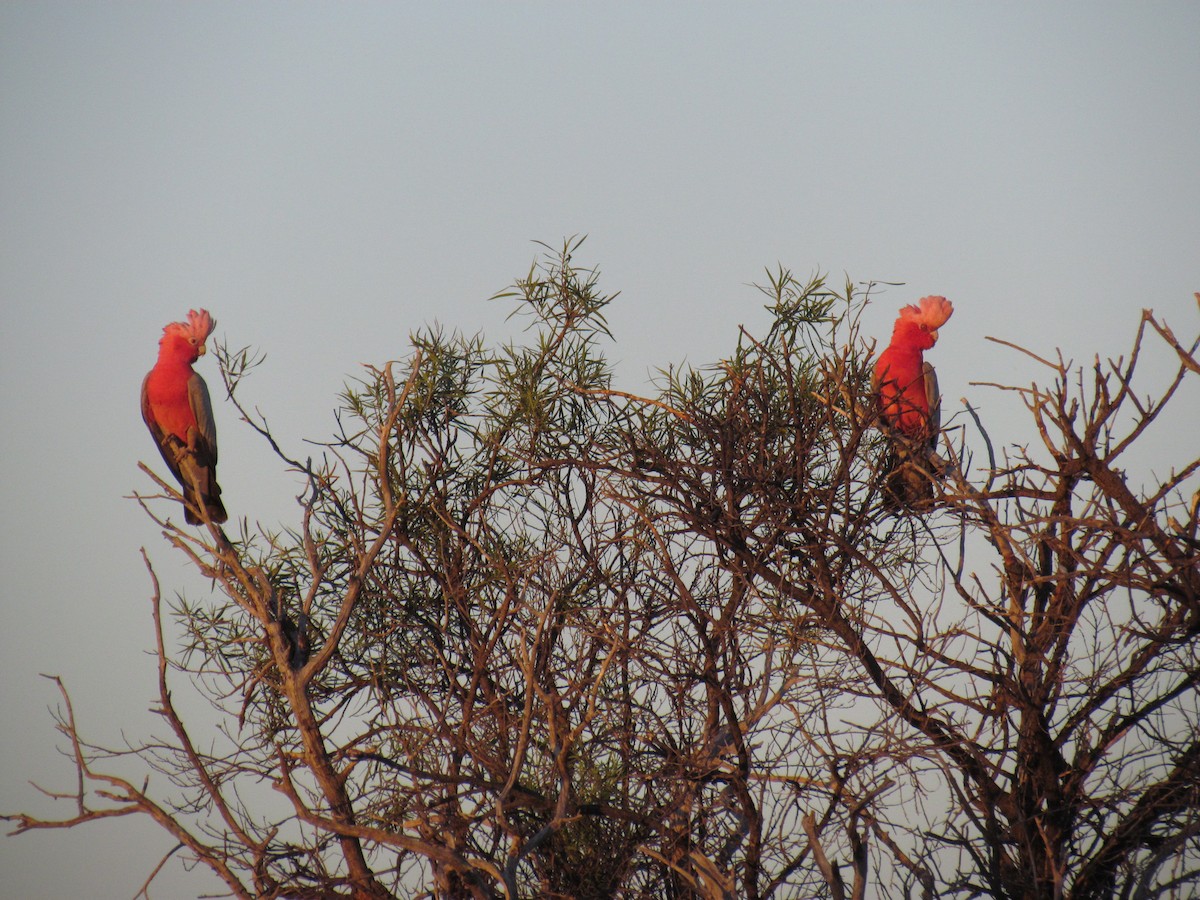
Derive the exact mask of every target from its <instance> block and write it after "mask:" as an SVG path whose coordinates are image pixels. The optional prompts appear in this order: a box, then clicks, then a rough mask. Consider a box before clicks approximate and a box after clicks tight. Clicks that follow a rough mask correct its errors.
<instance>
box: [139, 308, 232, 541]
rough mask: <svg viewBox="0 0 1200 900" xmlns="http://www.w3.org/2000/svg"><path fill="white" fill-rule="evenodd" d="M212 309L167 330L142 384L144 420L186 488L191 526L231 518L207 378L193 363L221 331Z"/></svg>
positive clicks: (190, 314) (191, 312)
mask: <svg viewBox="0 0 1200 900" xmlns="http://www.w3.org/2000/svg"><path fill="white" fill-rule="evenodd" d="M216 325H217V323H216V321H215V320H214V319H213V318H212V316H210V315H209V314H208V310H206V309H202V310H200V311H199V312H196V310H194V309H192V310H188V320H187V322H172V323H171V324H169V325H167V326H166V327H165V328H163V336H162V339H161V340H159V342H158V362H157V363H155V364H154V368H153V369H151V370H150V372H149V373H148V374H147V375H146V378H145V380H144V381H142V418H143V419H145V421H146V427H147V428H149V429H150V434H151V436H152V437H153V438H154V443H155V444H156V445H157V446H158V452H159V453H161V454H162V458H163V461H164V462H165V463H166V464H167V467H168V468H169V469H170V470H171V472H172V473H174V475H175V478H176V479H178V481H179V483H180V485H182V486H183V501H184V509H183V515H184V518H186V519H187V522H188V524H189V525H198V524H200V522H201V516H200V511H201V510H204V511H206V512H207V515H208V518H209V519H211V520H212V521H213V522H224V521H225V520H226V519H227V518H228V516H227V515H226V513H225V507H224V506H223V505H222V503H221V488H220V486H219V485H218V484H217V426H216V423H215V422H214V421H213V412H212V402H211V401H210V400H209V398H208V386H207V385H206V384H205V383H204V379H203V378H201V377H200V376H199V375H197V374H196V372H195V371H193V370H192V363H194V362H195V361H196V360H197V359H199V358H200V357H201V356H203V355H204V342H205V341H207V340H208V336H209V335H210V334H212V331H213V329H214V328H215V327H216Z"/></svg>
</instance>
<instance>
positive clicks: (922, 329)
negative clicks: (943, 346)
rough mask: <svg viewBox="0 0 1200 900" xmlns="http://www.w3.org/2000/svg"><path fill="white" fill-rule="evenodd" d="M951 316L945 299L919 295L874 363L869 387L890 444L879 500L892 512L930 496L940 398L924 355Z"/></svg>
mask: <svg viewBox="0 0 1200 900" xmlns="http://www.w3.org/2000/svg"><path fill="white" fill-rule="evenodd" d="M953 313H954V306H953V304H951V303H950V301H949V300H947V299H946V298H945V297H922V298H921V301H920V305H911V306H905V307H903V308H902V309H901V310H900V316H899V318H897V319H896V325H895V327H894V328H893V330H892V341H891V343H890V344H888V346H887V348H886V349H885V350H884V351H883V352H882V353H881V354H879V359H878V360H877V361H876V363H875V376H874V378H873V380H872V388H873V391H874V395H875V400H876V403H877V404H878V407H879V417H880V420H881V422H882V423H883V427H884V430H885V431H886V432H887V434H888V437H889V439H890V440H891V451H890V452H889V454H888V457H887V459H886V461H885V468H886V469H887V473H888V474H887V476H886V479H885V482H884V500H885V502H886V503H887V504H888V505H889V506H890V507H892V508H905V509H913V508H917V507H920V506H923V505H926V504H928V502H929V501H930V500H931V499H932V497H933V482H932V481H931V480H930V473H931V472H932V471H935V470H936V466H935V462H934V450H935V448H936V447H937V439H938V432H939V429H940V427H941V413H942V398H941V395H940V394H939V393H938V383H937V375H936V374H935V373H934V370H933V366H931V365H930V364H929V363H927V362H925V356H924V354H925V351H926V350H928V349H929V348H931V347H932V346H933V345H934V344H936V343H937V339H938V329H939V328H941V327H942V326H943V325H945V324H946V322H947V321H948V320H949V318H950V316H951V315H952V314H953Z"/></svg>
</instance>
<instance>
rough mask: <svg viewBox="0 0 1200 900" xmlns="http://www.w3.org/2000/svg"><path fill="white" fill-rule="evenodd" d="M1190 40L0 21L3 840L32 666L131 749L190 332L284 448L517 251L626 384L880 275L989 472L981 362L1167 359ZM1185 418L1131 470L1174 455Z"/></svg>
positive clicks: (459, 9) (137, 11)
mask: <svg viewBox="0 0 1200 900" xmlns="http://www.w3.org/2000/svg"><path fill="white" fill-rule="evenodd" d="M1198 36H1200V4H1197V3H1195V2H1175V3H1167V2H1148V0H1139V2H1129V3H1124V4H1113V3H1097V2H1083V3H1069V2H1059V3H1053V4H1042V3H1037V4H1034V3H1028V4H1025V3H992V4H984V3H820V4H817V3H796V2H791V3H778V4H757V3H749V4H748V3H737V4H734V3H729V4H715V3H714V4H709V3H696V4H683V3H658V4H632V3H629V4H618V3H608V4H600V3H592V4H587V5H584V4H570V3H562V2H557V3H421V4H417V3H411V4H408V3H391V4H332V3H331V4H312V3H295V2H293V3H287V4H280V3H228V2H204V3H191V4H181V3H160V2H155V3H112V2H104V3H86V4H73V3H57V2H40V3H18V2H8V3H3V4H0V342H2V343H0V349H2V352H0V379H2V380H0V384H2V386H3V392H2V400H0V403H2V405H0V426H2V427H0V458H2V459H3V461H4V467H3V476H2V482H0V509H3V510H4V511H5V515H4V520H3V522H2V523H0V529H2V532H0V561H2V563H3V574H4V578H3V581H0V610H2V614H3V624H4V627H3V630H2V635H3V637H2V642H3V643H2V644H0V666H2V667H3V668H2V672H3V678H2V680H0V691H2V694H0V703H2V704H3V711H4V719H5V721H4V727H3V728H0V765H2V767H3V770H2V772H0V776H2V777H0V809H2V810H5V811H13V810H16V809H22V810H23V809H31V808H32V809H37V810H39V811H41V812H44V813H48V812H50V811H51V809H52V808H53V807H51V806H50V804H49V803H48V802H46V801H44V800H42V798H40V796H39V795H38V794H37V793H36V792H35V791H34V790H33V788H32V787H30V786H29V785H28V784H27V781H28V780H30V779H33V780H36V781H38V782H39V783H41V784H42V785H44V786H45V787H48V788H51V789H58V790H69V789H70V788H71V785H72V783H73V781H72V771H71V769H70V767H69V765H68V763H67V762H66V761H65V760H63V759H61V758H59V757H57V756H56V755H55V753H54V748H55V747H56V746H61V745H62V743H63V742H62V740H61V739H60V738H58V736H57V735H56V734H55V733H54V730H53V724H52V721H51V719H50V717H49V715H48V713H47V707H48V706H52V705H54V704H55V703H56V700H57V695H56V693H55V691H54V688H53V685H52V684H51V683H50V682H47V681H45V680H44V679H41V678H40V677H39V675H38V673H42V672H46V673H56V674H61V675H62V676H63V677H64V678H65V679H66V681H67V684H68V686H69V687H70V688H71V690H72V692H73V696H74V700H75V704H76V711H77V714H78V716H79V719H80V721H81V723H82V725H83V728H84V730H85V732H86V733H87V734H88V735H89V736H91V737H94V738H95V739H97V740H99V741H101V742H108V743H119V742H120V740H121V735H122V733H123V732H124V733H125V734H127V735H129V736H130V737H131V738H135V737H137V736H144V735H146V734H148V733H149V732H150V731H151V729H158V730H161V729H162V727H163V726H162V723H161V722H160V721H159V720H157V719H155V717H153V716H151V715H150V714H149V713H148V712H147V710H148V709H149V707H150V706H151V705H152V704H153V701H154V691H155V684H154V662H153V659H152V657H151V656H149V655H148V654H147V651H148V650H149V649H150V647H151V646H152V643H153V638H152V631H151V623H150V618H149V603H148V599H147V598H148V597H149V594H150V586H149V581H148V578H147V574H146V572H145V569H144V568H143V566H142V563H141V560H140V556H139V548H140V547H143V546H144V547H146V548H147V550H148V551H149V553H150V556H151V558H152V560H153V561H154V563H155V566H156V569H157V571H158V574H159V576H160V578H161V579H162V581H163V585H164V590H165V591H166V592H168V593H173V592H174V591H176V590H187V591H188V593H189V595H190V596H193V597H197V598H202V597H204V596H205V592H206V590H207V586H206V585H205V584H204V583H203V582H200V581H198V580H197V579H195V578H194V576H192V574H191V573H190V571H189V570H188V568H187V566H186V565H185V563H184V561H183V560H182V559H181V558H180V557H179V556H178V555H177V554H175V553H173V552H171V551H170V549H169V548H168V547H167V546H165V544H164V543H163V541H162V539H161V537H160V536H159V535H158V533H157V532H156V529H155V528H154V527H153V524H152V523H151V522H149V521H148V520H147V519H146V518H145V516H144V515H143V514H142V513H141V511H140V510H139V509H138V507H137V506H136V505H135V504H134V503H133V502H132V501H131V500H129V499H127V497H128V495H129V494H130V493H131V492H132V491H133V490H147V489H149V487H150V485H149V483H148V481H147V479H146V478H145V476H143V475H142V474H141V473H140V472H139V471H138V470H137V468H136V466H137V462H138V461H139V460H144V461H146V462H148V463H150V464H151V465H152V466H155V467H156V468H160V469H161V465H160V460H159V459H158V456H157V453H156V452H155V450H154V448H153V446H152V444H151V441H150V438H149V436H148V435H147V433H146V431H145V428H144V426H143V424H142V422H141V420H140V416H139V412H138V401H137V393H138V387H139V384H140V382H141V379H142V377H143V375H144V374H145V372H146V371H147V370H148V369H149V367H150V366H151V365H152V364H153V362H154V358H155V355H156V352H157V341H158V338H159V335H160V334H161V329H162V326H163V325H164V324H166V323H167V322H169V321H172V320H177V319H181V318H183V317H184V316H185V314H186V312H187V310H188V308H190V307H201V306H203V307H206V308H208V309H209V310H210V311H211V312H212V314H213V315H214V316H215V317H216V319H217V320H218V326H217V333H216V337H217V338H218V339H223V340H225V341H227V342H228V343H229V344H230V345H231V346H234V347H240V346H243V345H252V346H254V347H256V348H258V349H259V350H262V351H265V352H266V354H267V362H266V364H265V365H264V367H263V368H262V369H261V370H260V371H259V373H258V374H256V375H255V376H254V378H253V379H252V380H251V381H250V382H249V383H248V384H247V386H246V389H245V390H246V392H247V394H246V397H247V400H248V401H250V402H252V403H253V404H254V405H257V406H258V407H259V408H261V409H262V411H263V412H264V413H266V414H267V416H268V417H269V418H270V420H271V422H272V424H273V425H275V426H276V427H277V428H278V430H279V433H280V436H281V438H282V439H283V441H284V443H285V445H286V446H288V448H289V449H292V450H293V451H294V452H296V453H299V454H303V453H305V452H306V451H305V450H304V445H303V444H302V443H301V440H302V438H305V437H308V438H317V439H320V438H323V437H326V436H328V435H329V434H330V433H331V432H332V430H333V427H334V422H333V418H332V413H331V410H332V408H333V407H334V405H335V402H336V396H337V394H338V392H339V391H340V390H341V388H342V385H343V384H344V382H345V381H346V380H347V379H350V378H353V377H355V376H356V375H357V374H358V372H359V371H360V364H362V363H380V362H383V361H385V360H387V359H393V358H397V357H400V356H402V355H404V354H405V353H406V352H407V351H406V344H405V341H406V336H407V334H408V333H409V332H410V331H411V330H412V329H414V328H417V327H419V326H420V325H422V324H424V323H427V322H431V321H434V320H437V321H440V322H442V323H444V324H446V325H448V326H450V327H455V328H459V329H462V330H464V331H467V332H471V333H474V332H476V331H480V330H482V331H484V332H485V333H487V334H488V335H495V336H497V337H499V336H501V335H504V334H507V333H508V329H509V328H510V326H509V325H506V324H505V322H504V317H505V315H506V314H507V313H508V312H509V309H508V308H507V307H504V306H502V305H501V304H498V303H487V302H486V299H485V298H487V297H488V296H490V295H492V294H494V293H496V292H497V291H499V290H501V289H503V288H504V287H506V286H507V285H508V284H510V283H511V281H512V280H513V279H514V278H515V277H517V276H519V275H522V274H524V273H525V272H526V271H527V270H528V267H529V265H530V263H531V262H532V261H533V259H534V257H535V256H536V255H537V253H538V248H537V246H536V245H535V244H534V243H533V242H534V241H537V240H541V241H546V242H548V243H551V244H557V243H559V242H561V240H562V239H563V238H564V237H566V236H569V235H573V234H584V233H586V234H588V235H589V238H588V240H587V242H586V243H585V245H584V249H583V251H582V253H581V254H580V255H579V256H578V257H577V261H578V262H582V263H584V264H591V265H597V266H598V267H599V268H600V269H601V272H602V282H601V284H602V287H604V288H605V289H607V290H609V291H614V292H615V291H621V298H620V299H619V300H618V301H617V303H616V305H615V306H614V307H613V309H612V312H611V315H610V317H609V318H610V324H611V326H612V329H613V332H614V335H615V338H616V343H615V344H614V345H613V347H612V349H611V352H612V355H613V357H614V358H615V359H618V360H620V362H621V368H620V372H621V375H622V378H623V379H624V380H625V381H624V384H623V385H622V386H623V387H625V388H626V389H630V390H638V389H641V388H644V386H645V385H644V382H645V379H646V377H647V374H648V372H650V371H651V370H652V369H654V368H656V367H658V366H665V365H666V364H668V363H670V362H678V361H680V360H684V359H686V360H688V361H690V362H692V363H694V364H698V365H699V364H705V363H709V362H712V361H715V360H717V359H719V358H721V357H722V356H725V355H727V354H728V353H729V352H730V351H731V349H732V347H733V346H734V345H735V343H736V328H737V325H738V324H739V323H743V322H744V323H746V324H748V325H749V326H751V327H752V328H753V327H755V326H758V325H761V324H762V323H763V322H764V321H765V314H764V313H763V312H762V309H761V301H762V298H761V297H760V296H759V295H758V294H757V293H756V292H755V291H754V290H753V289H752V288H751V287H749V286H748V285H749V284H750V283H752V282H755V281H759V282H761V281H763V279H764V275H763V271H764V269H765V268H767V267H771V268H774V267H775V266H777V265H778V264H783V265H785V266H787V267H790V268H792V269H793V270H794V271H796V272H797V273H799V274H801V275H807V274H809V273H811V272H814V271H824V272H829V273H831V275H832V276H833V279H834V281H835V283H842V282H843V281H844V279H845V277H846V276H849V277H850V278H852V279H854V280H856V281H857V280H864V281H865V280H868V279H877V280H883V281H894V282H904V283H905V286H904V287H894V288H889V289H888V291H887V293H885V294H883V295H881V296H880V298H879V300H878V302H877V303H876V304H875V305H874V306H872V308H871V309H870V310H869V311H868V313H867V322H868V325H869V327H870V328H871V329H872V333H873V334H875V335H877V336H878V337H879V338H881V339H886V337H887V335H888V333H889V331H890V327H891V321H892V319H893V318H894V316H895V310H896V307H898V306H900V305H902V304H905V303H909V302H912V301H914V300H915V299H916V298H918V297H920V296H922V295H924V294H930V293H938V294H944V295H946V296H948V297H950V298H951V299H952V300H953V301H954V303H955V305H956V308H957V312H956V314H955V317H954V319H953V320H952V322H951V323H950V324H949V325H947V326H946V328H944V329H943V331H942V340H941V342H940V343H939V344H938V347H937V348H936V350H935V351H934V352H933V354H932V357H931V358H932V359H933V360H934V362H935V363H936V364H937V366H938V371H939V375H940V380H941V384H942V387H943V391H944V392H945V393H946V395H947V398H948V405H949V406H955V405H956V404H957V402H958V398H959V397H969V398H970V399H971V401H972V402H973V403H975V404H976V405H978V406H979V407H981V408H982V410H983V414H984V416H985V418H986V417H988V416H991V418H990V419H988V421H989V423H990V425H991V427H992V429H993V437H994V438H997V439H998V440H1000V441H1001V442H1002V443H1020V442H1023V441H1025V440H1028V439H1029V437H1030V435H1029V434H1028V432H1027V431H1023V430H1022V429H1023V428H1025V426H1024V424H1023V423H1021V422H1019V420H1016V419H1011V420H1009V419H1007V418H1006V415H1007V414H1006V412H1005V409H1004V403H1003V402H1002V401H1001V399H999V398H997V396H996V394H995V392H989V391H988V390H987V389H984V388H979V387H971V386H970V384H969V382H971V381H1013V382H1017V383H1027V382H1028V381H1030V380H1031V379H1033V378H1035V377H1039V376H1040V374H1041V373H1038V372H1037V371H1036V370H1035V369H1034V367H1033V363H1032V362H1031V361H1029V360H1028V359H1026V358H1024V357H1020V356H1018V355H1016V354H1014V353H1012V352H1011V351H1006V350H1004V349H1003V348H1001V347H999V346H997V345H995V344H991V343H988V342H986V341H985V340H984V338H985V336H987V335H995V336H998V337H1003V338H1006V339H1009V340H1013V341H1016V342H1019V343H1023V344H1025V345H1027V346H1029V347H1030V348H1031V349H1035V350H1037V351H1039V352H1041V353H1044V354H1049V353H1052V352H1053V349H1054V348H1055V347H1061V348H1063V351H1064V353H1065V354H1066V355H1067V356H1068V357H1071V358H1074V359H1075V360H1076V361H1077V362H1087V361H1088V360H1090V359H1091V358H1092V357H1093V356H1094V355H1095V354H1096V353H1100V354H1101V355H1102V356H1115V355H1117V354H1119V353H1122V352H1127V350H1128V347H1129V342H1130V339H1131V337H1132V334H1133V331H1134V329H1135V327H1136V324H1137V320H1138V316H1139V315H1140V310H1141V309H1142V308H1143V307H1152V308H1154V309H1155V310H1157V311H1158V312H1159V313H1160V314H1161V315H1162V316H1164V317H1165V318H1166V319H1167V320H1168V321H1169V322H1170V323H1171V324H1172V325H1173V326H1174V328H1175V330H1176V332H1177V333H1179V334H1180V336H1181V337H1182V336H1192V335H1195V334H1196V332H1197V330H1198V329H1200V314H1198V313H1197V309H1196V303H1195V301H1194V300H1193V299H1192V292H1193V291H1197V290H1200V40H1198ZM1167 363H1169V359H1167V358H1166V357H1165V356H1164V355H1163V354H1158V356H1157V357H1155V358H1151V359H1148V360H1147V367H1148V368H1147V371H1148V373H1149V374H1151V375H1153V374H1154V373H1155V372H1165V371H1166V369H1167ZM199 368H200V371H201V372H202V373H203V374H204V375H205V376H206V377H207V378H208V380H209V384H210V387H214V391H213V393H214V398H217V399H218V400H219V396H220V394H219V378H218V376H217V375H216V366H215V363H214V362H213V360H212V359H211V357H208V358H205V359H204V360H202V361H201V363H200V366H199ZM1151 381H1153V379H1151ZM1197 396H1198V395H1197V393H1196V392H1195V391H1194V390H1193V391H1192V392H1191V394H1190V395H1189V397H1188V398H1185V399H1186V400H1187V402H1189V403H1190V402H1192V401H1196V399H1197ZM217 407H218V408H217V413H216V414H217V423H218V428H219V430H220V435H221V472H220V475H221V482H222V484H223V487H224V489H225V499H226V503H227V505H228V506H229V508H230V511H231V513H232V514H233V515H235V516H248V517H249V518H250V519H251V520H252V521H253V520H258V521H261V522H262V523H264V525H268V526H271V525H275V524H277V523H280V522H290V521H293V520H294V516H295V511H294V510H295V507H294V502H293V500H292V499H291V498H292V495H293V494H295V493H296V491H297V485H296V481H295V479H294V477H293V476H291V475H289V474H287V473H286V472H284V471H283V469H282V468H281V466H280V465H279V464H278V463H277V462H276V461H275V460H274V459H273V458H272V457H271V455H270V453H269V450H268V448H267V447H265V446H264V445H263V444H262V442H261V441H259V440H257V439H255V437H254V436H253V435H252V434H250V433H249V432H248V430H247V429H245V428H244V427H242V426H239V425H238V424H237V422H236V420H235V418H234V416H233V414H232V411H231V410H230V409H229V408H228V407H227V406H225V407H223V406H222V405H221V404H220V403H219V402H218V403H217ZM1193 407H1194V408H1195V409H1196V410H1197V411H1200V403H1194V404H1193ZM1190 411H1191V410H1189V409H1188V408H1187V407H1186V405H1185V406H1181V407H1179V408H1178V409H1177V416H1176V417H1175V418H1173V419H1172V421H1171V422H1170V423H1167V426H1166V427H1164V428H1163V429H1160V430H1159V431H1158V432H1153V433H1152V437H1151V440H1153V441H1156V442H1157V444H1156V449H1160V450H1161V457H1156V458H1155V459H1154V464H1155V465H1168V464H1170V462H1171V461H1176V462H1177V461H1180V460H1182V459H1184V458H1187V459H1190V458H1192V456H1194V450H1195V446H1196V445H1197V444H1198V443H1200V426H1198V425H1197V424H1196V420H1200V414H1198V415H1197V416H1196V417H1195V419H1192V420H1189V416H1188V414H1189V413H1190ZM1006 428H1011V429H1012V431H1013V433H1011V434H1009V433H1006V432H1005V429H1006ZM1187 453H1191V454H1192V456H1186V454H1187ZM1135 474H1136V473H1135ZM180 693H181V694H182V693H184V691H183V687H182V685H181V686H180ZM59 813H60V814H61V815H69V814H70V808H69V804H68V805H64V806H63V807H61V808H60V809H59ZM170 846H171V842H170V841H169V840H168V838H167V837H166V835H165V834H164V833H161V832H158V831H156V830H155V829H153V828H151V827H149V826H147V825H144V824H143V825H138V824H137V823H134V822H132V821H131V820H128V819H125V820H117V821H108V822H102V823H97V824H93V825H90V826H88V827H87V828H85V829H84V830H82V831H78V832H69V833H41V834H31V835H24V836H21V837H19V838H11V839H3V840H0V894H2V895H4V896H12V897H14V898H15V897H21V898H31V900H32V898H48V900H49V898H55V900H60V898H65V897H84V896H86V897H89V898H94V900H105V898H110V897H111V898H128V897H131V896H132V895H133V894H134V893H135V892H136V891H137V890H138V888H139V887H140V885H141V883H142V880H143V879H144V877H145V875H146V874H147V872H148V870H149V869H150V868H151V867H152V866H153V865H154V863H155V861H156V860H157V859H158V857H159V856H161V854H163V853H165V852H166V851H167V850H168V849H170ZM216 887H217V883H216V882H215V881H212V880H205V879H202V878H197V876H191V877H190V879H189V877H188V876H184V875H180V874H178V873H175V872H174V871H172V872H170V873H168V875H166V876H164V880H163V882H162V887H161V889H160V890H159V891H158V892H152V896H163V897H187V896H192V895H195V894H196V893H199V892H200V891H202V890H205V889H215V888H216Z"/></svg>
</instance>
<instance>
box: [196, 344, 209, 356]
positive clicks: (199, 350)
mask: <svg viewBox="0 0 1200 900" xmlns="http://www.w3.org/2000/svg"><path fill="white" fill-rule="evenodd" d="M207 352H208V351H207V350H206V349H205V347H204V345H203V344H201V345H200V348H199V349H198V350H197V351H196V355H197V356H203V355H204V354H205V353H207Z"/></svg>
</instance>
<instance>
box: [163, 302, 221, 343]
mask: <svg viewBox="0 0 1200 900" xmlns="http://www.w3.org/2000/svg"><path fill="white" fill-rule="evenodd" d="M216 327H217V320H216V319H214V318H213V317H212V316H210V315H209V314H208V310H207V309H202V310H200V311H199V312H196V310H194V309H189V310H188V320H187V321H186V322H171V323H170V324H169V325H165V326H163V336H164V337H165V336H166V335H169V334H178V335H180V336H181V337H184V338H187V339H189V340H193V341H194V342H195V344H196V346H197V347H200V346H202V345H203V344H204V342H205V341H207V340H208V336H209V335H210V334H212V333H213V329H214V328H216Z"/></svg>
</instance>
